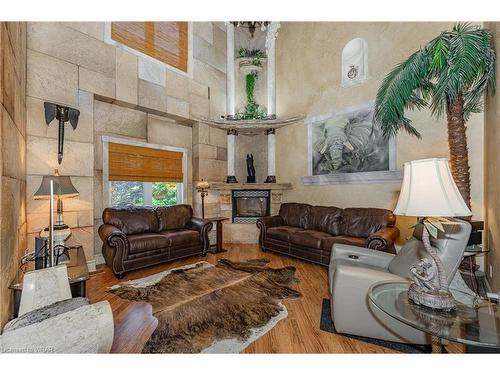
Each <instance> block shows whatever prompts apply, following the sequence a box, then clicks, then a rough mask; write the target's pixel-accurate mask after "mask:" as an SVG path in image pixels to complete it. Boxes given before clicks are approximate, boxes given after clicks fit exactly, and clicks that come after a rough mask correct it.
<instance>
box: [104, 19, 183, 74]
mask: <svg viewBox="0 0 500 375" xmlns="http://www.w3.org/2000/svg"><path fill="white" fill-rule="evenodd" d="M111 39H112V40H114V41H115V42H118V43H121V44H123V45H125V46H127V47H129V48H132V49H134V50H136V51H139V52H141V53H143V54H145V55H148V56H150V57H152V58H154V59H156V60H159V61H161V62H163V63H165V64H168V65H170V66H173V67H174V68H176V69H179V70H181V71H183V72H187V71H188V23H187V22H112V23H111Z"/></svg>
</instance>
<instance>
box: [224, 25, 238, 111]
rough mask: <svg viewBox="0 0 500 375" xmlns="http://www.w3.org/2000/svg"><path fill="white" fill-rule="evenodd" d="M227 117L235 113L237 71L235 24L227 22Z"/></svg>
mask: <svg viewBox="0 0 500 375" xmlns="http://www.w3.org/2000/svg"><path fill="white" fill-rule="evenodd" d="M226 47H227V52H226V115H227V116H226V117H227V118H234V113H235V100H236V99H235V98H236V95H235V88H236V86H235V84H236V81H235V72H234V25H233V24H232V23H231V22H227V23H226Z"/></svg>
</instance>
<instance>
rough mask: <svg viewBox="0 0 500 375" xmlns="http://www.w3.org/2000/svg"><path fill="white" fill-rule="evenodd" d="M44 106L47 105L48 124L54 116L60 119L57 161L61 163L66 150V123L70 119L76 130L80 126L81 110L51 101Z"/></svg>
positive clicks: (46, 118) (46, 120) (46, 119)
mask: <svg viewBox="0 0 500 375" xmlns="http://www.w3.org/2000/svg"><path fill="white" fill-rule="evenodd" d="M43 106H44V107H45V122H46V123H47V126H49V125H50V123H51V122H52V120H54V118H55V119H57V120H58V121H59V135H58V143H57V162H58V163H59V164H61V163H62V159H63V152H64V125H65V123H66V122H67V121H69V123H70V124H71V126H72V128H73V130H75V129H76V127H77V126H78V117H79V116H80V111H79V110H78V109H75V108H71V107H66V106H63V105H59V104H55V103H49V102H45V103H43Z"/></svg>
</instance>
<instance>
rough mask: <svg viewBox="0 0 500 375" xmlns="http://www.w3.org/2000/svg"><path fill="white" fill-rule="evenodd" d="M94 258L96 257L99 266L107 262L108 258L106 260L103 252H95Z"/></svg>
mask: <svg viewBox="0 0 500 375" xmlns="http://www.w3.org/2000/svg"><path fill="white" fill-rule="evenodd" d="M94 258H95V263H96V265H98V266H99V265H101V264H105V263H106V260H104V257H103V256H102V254H94Z"/></svg>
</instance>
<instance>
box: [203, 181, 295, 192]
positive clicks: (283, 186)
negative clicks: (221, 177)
mask: <svg viewBox="0 0 500 375" xmlns="http://www.w3.org/2000/svg"><path fill="white" fill-rule="evenodd" d="M210 185H211V187H210V189H211V190H221V191H222V190H224V191H227V190H252V189H262V190H291V189H292V184H291V183H290V182H282V183H262V184H259V183H252V184H248V183H235V184H228V183H225V182H212V183H210Z"/></svg>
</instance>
